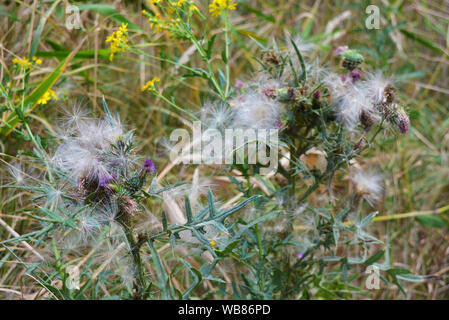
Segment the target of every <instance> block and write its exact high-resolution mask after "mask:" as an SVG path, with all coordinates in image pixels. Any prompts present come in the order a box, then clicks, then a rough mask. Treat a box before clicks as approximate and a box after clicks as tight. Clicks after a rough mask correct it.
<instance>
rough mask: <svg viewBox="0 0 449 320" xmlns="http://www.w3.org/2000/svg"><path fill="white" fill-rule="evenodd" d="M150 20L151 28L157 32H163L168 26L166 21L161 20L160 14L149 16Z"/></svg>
mask: <svg viewBox="0 0 449 320" xmlns="http://www.w3.org/2000/svg"><path fill="white" fill-rule="evenodd" d="M148 21H149V22H150V28H151V29H154V31H156V32H161V31H162V30H164V29H165V28H166V23H165V22H164V21H162V20H161V18H160V15H159V14H157V15H155V16H154V17H151V18H149V19H148Z"/></svg>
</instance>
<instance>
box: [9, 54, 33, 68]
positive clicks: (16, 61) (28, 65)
mask: <svg viewBox="0 0 449 320" xmlns="http://www.w3.org/2000/svg"><path fill="white" fill-rule="evenodd" d="M12 63H14V64H17V65H19V66H21V67H25V68H26V69H29V68H31V62H30V60H28V59H27V58H25V57H23V58H22V59H18V58H14V59H12Z"/></svg>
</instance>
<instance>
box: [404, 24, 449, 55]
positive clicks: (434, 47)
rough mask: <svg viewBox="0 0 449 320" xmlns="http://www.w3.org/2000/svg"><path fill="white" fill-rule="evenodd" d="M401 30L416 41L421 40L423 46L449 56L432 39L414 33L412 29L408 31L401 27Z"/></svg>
mask: <svg viewBox="0 0 449 320" xmlns="http://www.w3.org/2000/svg"><path fill="white" fill-rule="evenodd" d="M399 31H400V32H401V33H402V34H404V35H405V36H406V37H408V38H410V39H412V40H415V41H416V42H419V43H420V44H422V45H423V46H425V47H427V48H429V49H430V50H432V51H434V52H436V53H439V54H441V55H445V56H446V57H449V54H448V53H447V52H446V51H444V50H443V49H441V48H440V47H438V46H437V45H435V44H433V43H432V42H431V41H430V40H427V39H425V38H423V37H421V36H419V35H417V34H416V33H413V32H411V31H407V30H405V29H399Z"/></svg>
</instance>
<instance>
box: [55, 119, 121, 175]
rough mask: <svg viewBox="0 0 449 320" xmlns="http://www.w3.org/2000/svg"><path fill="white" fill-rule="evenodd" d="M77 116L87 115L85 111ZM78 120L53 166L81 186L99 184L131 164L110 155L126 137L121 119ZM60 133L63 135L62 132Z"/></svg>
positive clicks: (56, 152) (74, 123) (65, 136)
mask: <svg viewBox="0 0 449 320" xmlns="http://www.w3.org/2000/svg"><path fill="white" fill-rule="evenodd" d="M76 113H77V114H85V113H82V112H81V111H76ZM75 118H76V121H75V120H73V125H72V127H70V128H68V130H67V131H66V132H65V133H63V137H62V139H61V143H60V144H59V146H58V148H57V149H56V151H55V153H54V156H53V159H52V163H53V164H54V165H55V167H56V168H57V169H59V170H60V171H62V172H64V173H66V174H68V175H69V176H70V177H71V178H72V179H73V180H74V182H75V183H78V182H79V181H80V179H81V178H88V179H92V180H98V179H99V178H100V177H101V176H104V175H107V174H110V173H111V172H112V171H113V168H114V166H117V165H120V164H121V165H126V164H127V163H123V161H121V160H123V159H120V156H121V155H120V154H115V153H113V154H112V155H111V153H110V151H111V148H112V145H113V144H115V143H116V142H117V141H118V139H120V138H121V137H122V136H123V135H124V128H123V125H122V124H121V122H120V118H119V117H109V118H107V119H105V120H94V119H91V118H87V117H84V116H76V117H74V119H75ZM59 131H60V132H62V130H61V129H60V130H59ZM122 156H123V155H122ZM125 160H126V159H125ZM125 162H126V161H125Z"/></svg>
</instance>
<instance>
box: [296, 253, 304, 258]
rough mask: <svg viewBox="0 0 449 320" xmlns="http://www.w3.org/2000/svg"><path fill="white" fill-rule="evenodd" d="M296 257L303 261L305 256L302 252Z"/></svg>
mask: <svg viewBox="0 0 449 320" xmlns="http://www.w3.org/2000/svg"><path fill="white" fill-rule="evenodd" d="M296 256H297V257H298V259H302V257H304V254H303V253H302V252H298V254H297V255H296Z"/></svg>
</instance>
